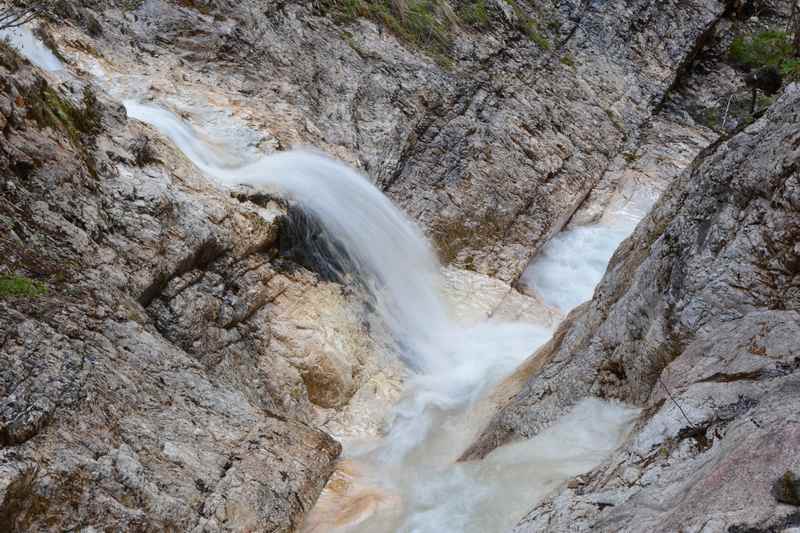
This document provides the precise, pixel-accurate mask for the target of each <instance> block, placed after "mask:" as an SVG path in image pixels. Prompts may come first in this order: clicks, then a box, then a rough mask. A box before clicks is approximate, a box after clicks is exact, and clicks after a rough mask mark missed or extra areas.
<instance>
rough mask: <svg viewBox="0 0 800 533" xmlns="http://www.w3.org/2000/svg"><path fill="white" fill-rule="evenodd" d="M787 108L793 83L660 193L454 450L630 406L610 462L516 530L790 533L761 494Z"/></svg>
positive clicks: (777, 326)
mask: <svg viewBox="0 0 800 533" xmlns="http://www.w3.org/2000/svg"><path fill="white" fill-rule="evenodd" d="M798 109H800V87H798V86H796V85H795V86H791V87H789V88H788V89H787V92H786V94H784V95H783V97H782V98H781V99H780V100H779V102H778V103H776V104H775V106H774V107H772V108H771V109H770V110H769V111H768V112H767V113H766V114H765V116H764V117H762V118H761V119H760V120H758V121H757V122H755V123H754V124H752V125H751V126H749V127H748V128H746V129H744V130H743V131H741V132H739V133H738V134H736V135H734V136H732V137H730V138H723V139H722V140H720V141H719V142H717V143H715V144H714V145H712V146H711V147H710V148H708V149H706V150H705V151H704V152H703V153H702V154H701V155H700V157H699V158H698V159H697V160H696V161H695V162H694V163H693V164H692V165H691V167H690V168H689V169H687V171H686V172H684V173H683V174H681V175H680V176H679V177H678V178H677V179H676V180H675V182H673V184H672V185H671V186H670V188H669V189H668V190H667V191H666V193H665V194H664V196H663V197H662V198H661V199H660V200H659V202H658V203H657V205H656V207H655V208H654V210H653V212H652V213H651V214H650V215H648V216H647V217H646V218H645V219H644V220H643V221H642V222H641V223H640V224H639V226H638V228H637V229H636V231H635V233H634V234H633V235H632V236H631V237H630V238H629V239H628V240H627V241H625V242H624V243H623V244H622V245H621V246H620V248H619V249H618V250H617V252H616V253H615V255H614V258H613V259H612V261H611V264H610V265H609V268H608V271H607V273H606V275H605V277H604V279H603V281H602V282H601V283H600V285H599V286H598V288H597V291H596V292H595V295H594V298H593V299H592V300H591V302H588V303H586V304H584V305H583V306H580V307H579V308H577V309H576V310H575V311H573V312H572V313H571V314H570V316H569V317H568V319H567V320H566V321H565V323H564V324H562V326H561V327H560V328H559V331H558V332H557V333H556V335H555V337H554V338H553V340H552V341H551V342H550V343H549V344H548V345H546V346H544V347H543V348H542V349H540V351H539V352H538V353H537V354H536V356H535V358H533V359H532V362H531V364H530V365H528V368H529V370H530V371H529V372H528V373H527V377H526V379H525V382H524V384H522V385H520V386H519V388H518V389H517V394H516V395H514V396H513V398H511V399H510V400H509V401H508V403H507V404H506V405H504V406H503V407H502V408H501V409H500V411H499V412H498V413H497V415H496V416H495V418H494V420H493V421H492V422H491V423H490V424H489V426H488V427H487V429H486V430H485V431H484V432H483V434H482V435H481V437H480V438H479V439H478V440H477V442H476V443H474V444H473V446H472V447H471V448H470V449H469V450H468V451H467V453H466V454H465V458H475V457H480V456H482V455H484V454H485V453H486V452H487V451H488V450H491V449H493V448H494V447H496V446H497V445H499V444H502V443H504V442H507V441H509V440H510V439H513V438H520V437H527V436H530V435H533V434H535V433H537V432H538V431H541V430H542V429H543V428H544V427H546V426H547V425H548V424H549V423H550V422H552V421H553V420H554V419H555V418H556V417H557V416H559V415H560V414H561V413H563V412H564V411H565V410H566V409H567V408H568V407H569V406H570V405H572V404H573V403H574V402H575V401H576V400H577V399H578V398H580V397H582V396H585V395H597V396H600V397H604V398H618V399H621V400H624V401H626V402H630V403H634V404H637V405H641V406H643V407H644V414H643V416H642V418H641V420H640V421H639V423H638V424H637V427H636V428H635V430H634V432H633V433H632V434H631V436H630V437H629V438H628V440H627V442H626V443H625V445H624V446H623V447H622V449H621V450H620V451H619V452H617V453H616V454H615V455H614V457H612V458H611V459H610V460H609V461H608V462H607V463H606V464H605V465H604V466H602V467H600V468H598V469H596V470H595V471H593V472H591V473H590V474H588V475H587V476H584V478H585V479H584V481H583V482H582V483H581V484H579V485H577V486H575V485H573V486H569V487H565V488H563V489H562V490H561V491H560V492H559V493H558V494H557V495H554V496H553V497H551V498H549V499H548V500H546V501H545V502H542V503H541V504H539V505H537V506H536V508H535V509H534V510H533V511H532V512H531V513H530V514H529V515H528V516H527V517H526V518H525V519H524V520H523V521H522V522H521V523H520V525H519V526H518V528H517V530H518V531H564V530H567V529H568V530H572V531H574V530H589V529H591V530H593V531H619V530H623V531H673V530H675V529H677V528H688V529H689V530H697V531H700V530H704V529H703V528H706V529H705V530H709V531H722V530H724V529H726V528H732V529H731V530H736V528H739V529H742V528H744V529H746V528H747V527H759V528H769V527H776V528H779V527H783V526H782V525H781V524H788V523H789V522H791V519H790V518H787V516H789V515H790V513H791V510H789V509H786V508H785V507H784V506H781V505H778V504H777V502H776V501H775V499H774V498H773V496H772V495H771V494H770V491H771V489H772V486H773V483H774V482H775V480H776V479H777V478H779V477H780V476H782V475H783V474H784V473H785V472H786V471H787V470H793V471H794V470H796V468H797V467H798V463H797V461H798V459H797V456H796V454H795V453H794V451H793V450H795V449H796V447H797V445H798V443H800V440H798V438H799V436H798V434H797V431H796V427H795V426H796V424H795V422H793V421H794V420H795V418H796V410H797V401H798V396H797V391H798V390H800V389H798V388H797V385H798V379H797V375H796V370H797V368H798V365H797V362H798V361H800V352H798V344H797V339H798V338H800V314H798V311H800V307H799V306H800V300H798V299H797V298H796V297H795V294H796V293H798V291H799V290H800V289H799V288H798V281H799V280H800V278H798V275H797V265H798V264H800V263H798V248H797V246H796V243H797V239H798V237H800V233H798V232H800V226H798V220H800V216H798V214H800V213H798V210H800V203H798V190H800V189H799V188H798V187H799V185H798V183H800V182H799V181H798V180H800V176H798V173H797V163H798V158H799V157H800V152H798V150H797V144H798V141H799V140H800V137H798V131H800V130H798V124H800V115H799V114H798ZM742 502H747V504H746V505H743V503H742ZM787 520H788V522H787Z"/></svg>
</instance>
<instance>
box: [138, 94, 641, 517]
mask: <svg viewBox="0 0 800 533" xmlns="http://www.w3.org/2000/svg"><path fill="white" fill-rule="evenodd" d="M125 105H126V108H127V110H128V113H129V115H130V116H131V117H135V118H138V119H140V120H142V121H144V122H148V123H150V124H152V125H153V126H155V127H156V128H158V129H159V130H160V131H162V132H163V133H164V134H166V135H167V136H169V137H170V138H171V139H172V140H173V141H174V142H175V144H176V145H177V146H178V147H179V148H180V149H181V150H182V151H183V152H184V153H185V154H186V155H187V157H188V158H189V159H191V160H192V161H193V162H194V163H195V165H197V167H198V168H199V169H200V170H201V171H203V172H204V173H205V174H206V175H208V176H209V177H210V178H212V179H214V180H216V181H217V182H219V183H220V184H224V185H238V184H247V185H250V186H253V187H258V188H266V189H268V190H270V191H273V192H278V193H279V194H281V195H283V196H285V197H286V198H288V199H290V200H291V201H293V202H296V203H297V204H298V205H300V206H301V207H302V208H303V210H304V211H305V212H308V213H310V214H313V216H314V217H315V218H316V219H317V220H318V221H319V222H320V223H321V224H322V225H323V226H324V228H325V229H326V231H327V233H328V234H329V235H331V236H333V238H335V239H336V241H337V243H336V244H337V245H336V246H334V247H333V252H334V253H337V254H341V256H342V257H339V258H337V259H340V260H341V261H340V263H341V264H343V265H348V266H349V268H351V269H352V272H349V274H350V275H352V276H354V277H355V278H357V279H358V280H359V281H360V284H361V286H363V287H365V288H366V290H367V291H368V293H369V296H370V302H371V303H372V305H373V307H374V310H375V314H376V315H377V316H378V317H380V319H381V321H382V322H383V323H384V324H385V326H386V328H387V330H388V331H389V333H390V335H391V337H392V338H393V339H394V340H395V341H396V342H395V344H394V347H395V349H396V350H397V351H398V352H399V353H400V354H401V356H402V357H403V358H404V360H406V361H408V362H410V366H411V367H412V368H413V369H415V370H416V372H415V373H414V374H413V375H412V377H411V378H409V380H408V382H407V383H406V392H405V395H404V396H403V398H402V399H401V401H400V402H399V404H398V405H397V406H396V408H395V409H394V411H393V413H392V418H391V420H389V421H388V427H389V429H388V431H387V433H386V435H385V437H384V438H382V439H381V440H380V441H379V442H374V441H372V442H368V443H362V444H361V445H357V444H356V443H346V444H348V445H347V446H346V447H345V454H346V456H348V457H349V458H351V459H352V461H353V462H354V463H353V464H358V465H360V466H359V468H358V470H359V471H360V473H359V474H358V476H360V477H361V479H360V481H359V483H360V486H361V487H362V489H363V490H361V491H360V492H358V491H356V492H357V493H355V494H349V493H348V494H342V491H341V490H339V488H340V487H339V488H335V487H334V488H332V489H331V490H330V491H328V492H327V493H326V494H327V495H326V496H324V497H323V499H322V503H321V504H320V508H323V507H324V508H325V509H327V511H325V512H323V511H318V512H316V511H315V513H312V516H311V517H310V519H309V525H308V526H307V529H308V531H320V532H321V531H326V532H327V531H364V532H367V531H369V532H372V533H375V532H383V531H386V532H389V531H408V532H412V531H413V532H447V531H453V532H456V531H458V532H462V531H475V532H478V531H481V532H490V531H500V530H501V529H500V528H499V526H500V525H501V524H502V525H503V527H505V526H507V525H512V524H513V520H515V519H518V518H519V517H520V516H521V514H522V513H523V512H524V511H525V510H526V509H527V508H528V507H529V506H530V505H531V504H532V503H533V502H535V500H536V498H538V497H539V496H540V495H541V494H543V493H544V491H546V490H549V489H550V488H552V487H553V486H554V485H555V484H557V483H559V482H560V481H563V480H564V479H566V478H567V477H568V476H570V475H573V474H576V473H579V472H581V471H584V470H586V469H588V468H590V467H592V466H594V465H595V464H597V463H598V462H599V461H600V460H601V459H602V457H604V456H605V455H606V454H607V453H608V451H609V450H610V449H611V448H613V446H614V445H616V442H617V441H618V439H619V438H620V435H621V434H622V432H623V430H624V428H625V427H626V426H627V424H628V423H629V421H630V418H631V416H632V415H631V411H630V410H629V409H626V408H624V407H622V406H615V405H610V404H605V403H602V402H599V401H595V400H592V401H588V402H584V403H583V404H581V406H579V407H578V408H577V409H576V410H575V411H574V412H573V413H572V414H570V415H569V416H568V417H566V418H565V419H564V420H562V421H561V422H560V423H559V425H556V427H555V428H554V429H553V431H548V432H546V433H544V434H542V435H540V436H539V437H537V438H536V439H534V440H531V441H528V442H526V443H522V444H519V445H513V446H511V447H507V448H503V449H500V450H497V451H496V452H494V453H493V454H492V455H491V456H490V457H489V458H488V459H487V460H485V461H482V462H480V463H475V464H459V463H456V462H455V460H456V458H457V457H458V455H459V454H460V453H461V452H462V451H463V449H464V448H465V447H466V446H467V445H468V443H469V441H470V439H471V438H473V437H474V436H475V434H476V433H477V432H478V431H479V430H480V428H481V426H482V424H484V423H485V421H486V419H485V417H483V416H482V415H479V414H476V413H475V412H473V411H471V406H473V405H474V404H475V401H476V400H477V399H479V398H480V397H481V396H483V395H484V393H485V392H486V391H487V389H488V388H489V387H491V386H492V385H494V384H496V383H497V382H498V381H499V380H501V379H502V378H503V377H505V376H507V375H508V374H509V373H510V372H512V371H513V370H514V368H516V367H517V366H518V365H519V364H520V363H521V362H522V361H523V360H524V359H525V358H526V357H528V356H529V355H531V354H532V353H533V352H534V351H535V350H536V348H537V347H538V346H540V345H541V344H542V343H544V342H545V341H546V340H547V339H548V338H549V336H550V334H551V332H550V331H549V330H547V329H545V328H542V327H537V326H534V325H529V324H508V323H493V322H486V323H481V324H478V325H475V326H470V327H464V326H462V325H460V324H457V323H455V322H454V321H453V320H451V318H450V317H449V315H448V309H447V306H446V304H445V303H444V301H443V299H442V296H441V290H440V289H441V285H442V279H441V272H440V265H439V263H438V261H437V259H436V257H435V255H434V253H433V250H432V249H431V246H430V245H429V243H428V241H427V240H426V239H425V237H424V235H423V234H422V232H421V231H420V230H419V228H418V227H417V226H416V225H415V224H414V223H413V222H412V221H410V220H409V219H408V218H407V217H406V216H405V215H404V214H403V213H402V212H401V211H400V210H399V209H397V208H396V207H395V206H394V205H393V204H392V203H391V201H390V200H389V199H388V198H386V197H385V196H384V195H383V194H382V193H381V192H380V191H379V190H378V189H377V188H376V187H375V186H373V185H372V184H371V183H370V182H369V181H368V180H367V179H366V178H365V177H364V176H362V175H360V174H359V173H358V172H356V171H355V170H353V169H351V168H350V167H348V166H346V165H344V164H342V163H340V162H337V161H335V160H332V159H330V158H328V157H326V156H323V155H321V154H318V153H315V152H312V151H307V150H306V151H291V152H281V153H278V154H275V155H271V156H268V157H264V158H261V159H258V160H255V161H251V162H249V163H246V164H242V165H239V166H236V165H233V164H231V163H230V161H229V160H228V159H227V158H223V157H220V155H219V154H217V153H215V152H214V151H213V150H211V147H212V146H219V143H210V142H209V140H208V139H206V138H204V137H203V136H202V135H200V134H199V133H198V131H197V130H196V129H195V128H192V127H191V126H189V125H188V124H186V123H185V122H184V121H182V120H181V119H180V118H178V117H177V116H175V115H174V114H172V113H170V112H168V111H166V110H164V109H159V108H156V107H153V106H147V105H142V104H139V103H135V102H125ZM598 268H599V264H598ZM353 475H355V474H352V473H350V474H347V475H346V476H345V477H347V478H348V479H350V478H351V477H352V476H353ZM347 483H351V481H348V482H347ZM356 485H358V483H356ZM334 489H335V490H334ZM325 513H328V514H325ZM342 513H344V515H342Z"/></svg>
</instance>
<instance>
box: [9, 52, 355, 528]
mask: <svg viewBox="0 0 800 533" xmlns="http://www.w3.org/2000/svg"><path fill="white" fill-rule="evenodd" d="M0 52H2V54H1V55H0V60H1V61H0V78H2V84H0V85H2V91H0V112H1V113H2V115H1V116H2V121H3V125H4V129H3V142H2V147H1V148H0V167H2V172H3V176H4V178H3V182H2V185H0V187H1V188H2V193H0V225H2V228H3V230H2V232H0V252H1V253H2V260H1V261H0V277H1V279H2V280H3V282H4V285H3V286H2V290H3V293H2V294H0V529H2V530H3V531H50V530H52V529H53V528H59V529H74V528H78V529H84V528H88V529H86V530H115V531H122V530H148V531H154V530H159V531H162V530H172V531H223V530H227V531H243V530H250V531H255V530H258V531H290V530H293V529H294V528H295V527H297V526H298V525H299V524H300V523H301V521H302V518H303V515H304V513H305V512H306V511H307V510H308V509H310V507H311V506H312V505H313V503H314V502H315V500H316V498H317V495H318V494H319V492H320V491H321V489H322V487H323V485H324V483H325V481H326V479H327V477H328V476H329V475H330V473H331V472H332V470H333V463H334V460H335V459H336V457H337V456H338V454H339V452H340V446H339V444H338V443H337V442H336V441H334V440H333V439H332V438H331V437H329V436H328V435H327V434H325V433H324V432H322V431H320V430H318V429H315V428H313V427H312V426H310V425H309V424H308V421H309V420H310V419H311V418H312V417H313V416H314V409H315V408H316V407H315V406H314V405H313V403H312V402H314V401H316V400H317V398H315V395H319V396H320V398H321V399H320V401H319V403H320V404H327V403H330V402H336V401H340V399H339V398H338V397H333V398H332V399H330V398H329V395H330V394H332V393H333V392H334V391H335V392H336V394H340V395H341V394H347V393H348V392H347V389H346V388H343V387H340V386H339V384H338V383H337V384H335V387H333V389H332V390H327V389H326V387H327V382H326V381H325V375H324V374H325V373H324V372H318V375H317V376H316V379H317V380H322V381H323V383H322V384H321V385H317V384H314V385H313V386H312V381H313V380H309V379H307V377H306V376H305V375H304V373H303V368H304V367H303V365H302V364H292V363H293V361H291V360H289V359H288V358H287V357H285V356H284V354H283V353H282V352H281V350H279V349H278V347H277V346H274V345H273V344H272V343H271V342H270V340H271V339H270V337H271V336H270V331H271V329H270V322H273V323H274V325H275V326H276V328H278V329H279V327H284V328H285V327H290V325H291V324H292V321H293V320H298V318H297V314H296V315H295V316H293V317H285V318H283V319H282V318H280V317H281V316H284V315H285V313H284V315H281V313H280V312H277V311H275V308H280V307H281V306H282V305H285V304H282V303H281V295H282V294H284V293H285V292H286V291H287V290H292V291H295V292H296V293H297V292H299V293H304V292H305V291H312V292H313V291H326V290H327V292H328V294H329V297H328V300H327V301H328V303H330V304H331V305H332V306H333V307H326V305H327V304H325V306H321V307H318V308H316V311H317V312H320V311H322V310H327V311H328V312H329V313H330V314H332V315H334V316H338V317H339V318H340V320H339V322H340V323H339V324H337V327H345V326H343V325H342V323H346V327H350V328H351V329H350V331H349V333H350V336H351V338H353V339H358V338H359V337H358V335H359V331H360V328H361V326H360V323H359V321H358V320H357V317H356V316H355V312H353V313H352V314H348V312H347V311H346V306H345V307H343V308H342V309H345V310H343V311H342V310H339V308H337V306H338V305H340V304H341V305H343V306H344V304H343V301H342V300H341V295H340V292H336V291H339V289H336V290H333V289H331V288H328V289H326V288H325V287H324V286H323V285H324V284H323V285H321V284H319V283H318V282H317V280H316V278H315V277H314V275H313V274H311V273H308V272H303V271H302V269H300V268H299V267H297V266H294V267H293V268H292V269H288V270H286V269H282V267H281V265H280V261H278V262H276V261H275V260H274V254H275V250H276V247H275V243H276V239H277V235H278V231H279V228H278V225H277V224H276V223H275V216H274V215H275V211H274V209H266V208H262V207H259V206H257V205H255V204H252V203H249V202H244V203H242V202H240V201H238V200H235V199H233V198H231V197H230V195H229V194H227V193H225V192H223V191H219V190H216V189H214V188H213V187H211V186H210V185H209V184H208V182H206V181H205V180H204V179H201V178H199V177H198V176H197V175H196V174H193V171H192V170H191V169H190V168H189V166H188V164H187V163H186V161H185V160H183V159H182V158H180V157H178V156H177V155H176V154H175V152H174V151H173V149H172V148H170V147H168V146H167V145H166V144H164V143H162V142H161V141H159V140H158V139H157V138H155V137H152V138H149V140H145V139H147V138H148V136H152V133H151V132H148V131H145V130H143V129H142V128H141V126H137V125H136V124H134V123H128V122H126V118H125V113H124V110H122V109H121V108H120V107H119V106H118V104H115V103H110V102H108V101H107V100H106V98H105V97H104V96H102V95H95V94H94V92H92V91H91V89H90V88H85V87H82V86H81V85H80V83H78V82H76V81H74V80H72V81H65V82H57V81H56V80H51V81H52V83H49V82H48V81H47V80H45V79H44V78H43V77H42V75H41V74H38V73H36V72H35V71H34V70H33V69H32V68H31V67H30V66H29V65H28V64H26V62H25V61H23V60H21V59H20V58H19V57H18V56H17V55H16V53H14V52H13V51H11V50H9V49H7V48H6V47H2V48H1V49H0ZM144 144H147V145H149V148H148V157H147V158H142V157H138V156H137V153H139V154H141V151H142V146H143V145H144ZM145 161H149V162H147V163H146V164H145ZM9 280H12V281H13V282H14V283H16V285H15V286H16V287H17V289H15V290H14V291H11V290H10V289H8V287H10V286H11V285H9V283H11V282H10V281H9ZM20 287H21V288H20ZM25 287H29V288H30V287H33V288H35V290H29V291H27V292H26V291H25V290H23V289H24V288H25ZM43 293H44V294H43ZM337 294H338V295H339V296H338V298H339V300H337V299H336V298H337ZM300 314H301V313H300ZM273 316H277V317H278V318H276V319H275V320H272V317H273ZM319 327H320V329H324V327H325V324H322V325H320V326H319ZM310 331H312V332H313V328H312V329H311V330H310ZM312 336H313V333H312ZM364 338H365V336H364ZM353 342H357V340H354V341H353ZM303 346H305V347H306V348H307V350H308V352H309V353H314V354H315V357H316V359H315V362H317V363H319V362H320V361H322V362H325V361H328V359H327V358H326V357H327V355H329V354H325V353H318V352H315V351H314V349H313V348H312V347H311V346H312V344H308V343H307V344H305V345H304V344H303V342H302V339H298V340H296V341H295V346H294V347H295V348H297V349H296V351H295V352H293V355H294V356H295V357H298V356H299V355H300V354H301V353H303V352H302V350H301V348H302V347H303ZM348 354H352V351H350V352H349V351H348V350H346V349H342V350H339V351H338V352H337V356H338V357H339V358H340V359H341V358H344V359H347V357H348ZM353 357H354V358H355V357H356V356H355V355H353ZM354 360H356V359H354ZM309 364H310V363H309ZM348 364H354V363H353V362H352V361H347V360H345V361H344V362H342V363H341V365H342V366H344V367H345V368H346V367H347V365H348ZM343 373H344V374H346V371H345V370H341V369H338V368H337V369H336V372H331V373H330V374H331V375H335V376H337V377H338V376H340V374H343ZM342 379H343V380H346V381H348V383H352V382H354V381H357V380H355V378H354V377H353V376H352V375H347V376H342ZM356 385H357V383H354V384H353V387H352V388H356ZM312 391H313V392H312ZM352 392H353V391H350V394H352ZM92 528H94V529H92Z"/></svg>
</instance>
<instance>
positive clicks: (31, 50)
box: [0, 26, 64, 72]
mask: <svg viewBox="0 0 800 533" xmlns="http://www.w3.org/2000/svg"><path fill="white" fill-rule="evenodd" d="M0 39H8V42H9V43H11V46H13V47H14V48H16V49H17V50H18V51H19V53H21V54H22V55H23V56H25V57H26V58H28V61H30V62H31V63H33V64H34V65H36V66H37V67H39V68H41V69H42V70H47V71H50V72H55V71H59V70H61V69H63V68H64V65H63V64H62V63H61V60H59V59H58V58H57V57H56V56H55V54H54V53H53V52H52V51H51V50H50V49H49V48H47V46H45V45H44V44H43V43H42V42H41V41H39V40H38V39H37V38H36V36H34V35H33V32H32V31H31V30H30V29H28V28H27V27H25V26H19V27H16V28H10V29H6V30H2V31H0Z"/></svg>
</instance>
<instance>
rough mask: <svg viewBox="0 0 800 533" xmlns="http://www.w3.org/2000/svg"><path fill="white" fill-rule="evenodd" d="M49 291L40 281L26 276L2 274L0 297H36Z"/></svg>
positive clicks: (0, 277) (0, 278)
mask: <svg viewBox="0 0 800 533" xmlns="http://www.w3.org/2000/svg"><path fill="white" fill-rule="evenodd" d="M46 293H47V287H46V286H45V285H44V283H42V282H40V281H35V280H32V279H30V278H26V277H24V276H0V298H14V297H16V298H35V297H37V296H42V295H43V294H46Z"/></svg>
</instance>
